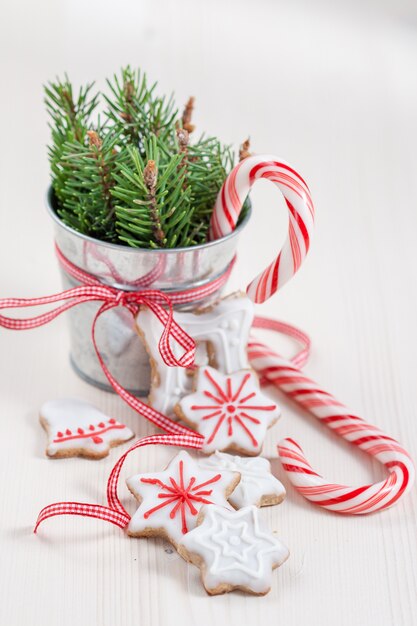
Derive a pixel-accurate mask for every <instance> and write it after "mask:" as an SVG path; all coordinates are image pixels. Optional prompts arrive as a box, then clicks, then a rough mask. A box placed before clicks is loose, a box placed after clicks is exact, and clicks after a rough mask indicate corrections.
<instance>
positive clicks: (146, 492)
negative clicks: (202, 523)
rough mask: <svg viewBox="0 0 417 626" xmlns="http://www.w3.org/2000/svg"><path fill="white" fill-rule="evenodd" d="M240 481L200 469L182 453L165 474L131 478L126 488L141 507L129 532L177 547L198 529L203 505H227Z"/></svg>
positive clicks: (232, 476)
mask: <svg viewBox="0 0 417 626" xmlns="http://www.w3.org/2000/svg"><path fill="white" fill-rule="evenodd" d="M239 480H240V475H239V474H237V473H233V472H228V471H225V472H223V471H222V472H219V471H213V470H204V469H202V468H200V467H199V466H198V465H197V463H196V462H195V461H194V459H192V458H191V456H190V455H189V454H188V453H187V452H184V451H182V452H179V454H177V455H176V456H175V457H174V458H173V459H172V460H171V462H170V463H169V465H168V467H167V468H166V469H165V470H164V471H163V472H150V473H148V474H138V475H137V476H132V477H131V478H129V479H128V480H127V481H126V482H127V486H128V488H129V490H130V491H131V492H132V494H133V495H134V496H135V498H136V499H137V500H138V501H139V502H140V506H139V508H138V510H137V511H136V513H135V514H134V515H133V517H132V518H131V520H130V522H129V525H128V528H127V532H128V534H129V535H131V536H132V537H164V538H165V539H167V540H168V541H170V542H171V543H172V544H173V545H174V546H177V545H178V543H179V541H180V540H181V539H182V537H183V535H184V534H185V533H187V532H188V531H190V530H191V529H193V528H194V527H195V525H196V521H197V514H198V512H199V510H200V509H201V507H202V506H203V504H206V505H211V504H219V505H220V506H222V507H226V508H229V509H231V508H232V507H231V505H230V504H229V503H228V502H227V498H228V496H230V494H231V493H232V491H233V489H234V488H235V487H236V485H237V484H238V482H239Z"/></svg>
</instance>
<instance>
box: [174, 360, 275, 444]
mask: <svg viewBox="0 0 417 626" xmlns="http://www.w3.org/2000/svg"><path fill="white" fill-rule="evenodd" d="M195 385H196V390H195V392H194V393H192V394H190V395H188V396H185V397H184V398H182V400H180V402H179V403H178V404H177V406H176V408H175V410H176V413H177V415H178V416H179V417H180V418H181V419H182V420H183V421H184V422H186V423H188V424H190V425H191V426H192V427H193V428H195V429H196V430H197V431H198V432H199V433H200V434H201V435H203V436H204V438H205V441H204V443H203V447H202V450H203V452H206V453H209V452H214V451H215V450H220V451H234V452H238V453H241V454H246V455H248V456H255V455H257V454H259V453H260V451H261V449H262V444H263V441H264V438H265V434H266V431H267V429H268V428H269V427H270V426H272V424H274V423H275V422H276V420H277V419H278V417H279V416H280V410H279V408H278V407H277V405H276V404H275V403H274V402H272V401H271V399H270V398H269V397H268V396H266V395H265V394H264V393H262V391H261V390H260V387H259V381H258V378H257V376H256V374H255V372H253V371H252V370H239V371H237V372H234V373H233V374H222V373H220V372H218V371H217V370H215V369H214V368H212V367H209V366H206V367H200V368H199V369H198V371H197V374H196V381H195Z"/></svg>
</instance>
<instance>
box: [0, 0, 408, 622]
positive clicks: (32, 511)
mask: <svg viewBox="0 0 417 626" xmlns="http://www.w3.org/2000/svg"><path fill="white" fill-rule="evenodd" d="M365 4H366V6H363V5H365ZM391 5H394V3H389V2H385V3H379V4H378V3H376V2H375V3H371V2H368V3H348V2H346V3H334V2H330V1H329V2H325V1H323V2H320V3H308V2H304V3H303V2H296V3H286V2H268V1H267V0H259V1H258V2H257V3H255V2H249V1H242V0H241V1H240V2H239V3H238V2H236V3H235V2H228V3H225V2H221V1H220V0H212V1H211V2H200V3H196V2H191V0H190V1H187V0H181V1H177V2H174V1H172V2H169V0H160V1H159V2H152V1H151V0H148V1H144V0H142V1H140V0H136V2H133V1H131V2H128V1H127V0H120V1H119V2H117V3H116V2H103V0H101V1H100V2H98V0H93V1H91V2H89V3H86V2H81V1H79V0H76V1H73V2H71V1H68V2H64V1H62V0H61V1H57V0H38V1H37V2H36V3H33V2H29V1H28V0H27V1H24V2H21V3H14V4H12V3H9V4H8V6H7V8H6V7H4V8H3V16H2V19H1V20H0V21H1V37H0V46H1V57H0V58H1V61H0V63H1V78H2V85H3V91H2V96H1V99H0V125H1V127H0V137H1V150H0V224H1V226H0V244H1V245H0V267H1V270H0V271H1V274H0V295H1V296H6V295H7V296H12V295H15V296H27V297H29V296H35V295H44V294H48V293H53V292H55V291H58V290H59V288H60V281H59V276H58V270H57V267H56V263H55V259H54V256H53V248H52V228H51V224H50V223H49V220H48V217H47V215H46V212H45V211H44V208H43V197H44V193H45V190H46V187H47V184H48V165H47V159H46V149H45V144H46V143H47V141H48V130H47V125H46V115H45V112H44V108H43V104H42V90H41V85H42V83H44V82H45V81H47V80H48V79H50V78H53V77H54V76H55V75H56V74H61V75H62V74H63V71H64V70H67V71H68V72H69V74H70V76H71V77H72V79H73V80H74V81H87V80H91V79H93V78H96V77H97V79H98V81H99V84H100V85H101V84H102V83H103V79H104V76H105V75H106V74H110V73H112V72H113V71H116V70H117V69H118V68H119V67H120V65H121V64H124V63H127V62H130V63H132V64H133V65H136V64H138V65H141V66H143V67H144V68H146V69H147V71H148V72H149V75H150V76H151V77H152V78H156V79H159V80H160V84H161V88H162V89H163V90H166V91H170V90H173V89H175V90H176V92H177V96H178V100H179V102H184V101H185V99H186V98H187V97H188V96H189V95H190V94H194V95H195V96H196V98H197V113H196V121H197V123H198V126H199V128H201V129H205V130H207V131H208V132H211V133H216V134H218V135H219V136H220V137H222V138H224V139H225V140H226V141H230V142H232V143H233V144H234V145H236V146H237V145H238V144H239V142H240V141H241V140H242V139H244V138H245V137H246V136H247V135H248V134H250V135H251V137H252V146H253V149H254V150H255V151H257V152H265V151H268V152H276V153H278V154H279V155H281V156H283V157H284V158H286V159H287V160H288V161H290V162H291V163H293V164H294V165H295V166H296V167H297V168H299V170H300V171H301V172H302V173H303V174H304V175H305V177H306V178H307V179H308V181H309V183H310V185H311V188H312V192H313V195H314V199H315V204H316V208H317V232H316V237H315V242H314V247H313V250H312V252H311V255H310V257H309V259H308V261H307V263H306V265H305V267H304V268H303V269H302V271H301V273H300V275H299V276H298V277H297V278H296V279H294V280H293V281H292V282H291V284H290V285H288V286H287V287H286V288H285V289H284V290H283V292H282V293H280V294H279V295H277V296H276V297H275V298H273V299H272V300H270V301H269V302H268V303H266V304H265V305H264V306H263V307H260V308H259V311H260V312H261V313H264V314H267V315H268V314H269V315H274V316H277V317H278V318H280V319H284V320H287V321H291V322H293V323H295V324H299V325H300V326H301V327H303V328H305V329H306V330H307V331H308V332H309V333H310V334H311V335H312V337H313V341H314V350H313V355H312V358H311V361H310V363H309V365H308V366H307V372H308V373H309V374H310V375H311V376H312V377H313V378H315V379H317V380H318V381H319V382H321V383H322V384H323V385H324V386H325V387H326V388H328V389H329V390H331V391H333V392H334V393H335V394H336V396H337V397H339V398H340V399H341V400H343V401H344V402H346V403H347V404H348V405H349V406H351V407H352V408H353V409H355V410H357V411H360V412H363V415H364V417H365V418H367V419H368V420H370V421H371V422H374V423H376V424H378V425H379V426H380V427H381V428H383V429H384V430H387V431H388V433H390V434H392V436H394V437H397V438H399V440H400V441H401V442H402V443H404V444H405V445H406V447H408V449H409V450H410V452H411V453H412V454H413V455H414V457H415V458H417V420H416V401H417V397H416V388H417V379H416V375H417V368H416V363H415V351H416V330H415V327H416V319H417V271H416V269H417V264H416V236H417V206H416V204H417V203H416V183H415V181H416V172H417V152H416V148H415V146H416V143H417V132H416V131H417V117H416V106H417V75H416V71H415V68H416V62H417V38H416V35H417V11H416V9H415V7H414V8H413V6H412V3H411V2H410V3H409V5H407V3H405V2H400V3H396V4H395V7H394V6H391ZM253 201H254V205H255V210H254V217H253V220H252V224H251V226H250V228H248V229H247V231H246V232H245V234H244V236H243V237H242V242H241V247H240V256H239V263H238V267H237V269H236V271H235V273H234V276H233V279H232V280H231V282H230V287H231V288H238V287H243V286H244V285H245V284H246V282H247V280H248V279H249V278H250V277H251V275H252V273H253V270H254V266H255V265H256V269H260V268H261V267H262V266H263V264H264V263H265V262H266V261H267V260H269V259H270V258H271V257H272V254H273V251H274V250H275V249H276V248H277V245H278V242H279V241H281V240H282V239H283V237H284V232H285V228H286V222H285V211H284V209H283V206H282V201H281V199H279V198H277V194H276V191H275V190H274V189H271V187H270V186H268V185H267V184H265V185H263V184H260V185H259V186H258V187H257V188H256V190H255V191H254V193H253ZM271 341H273V342H274V345H275V344H276V345H277V347H280V348H282V349H286V350H287V351H288V352H289V351H290V350H291V346H290V345H285V346H282V345H280V344H279V342H278V341H277V340H276V339H271ZM0 381H1V383H0V436H1V442H2V452H1V454H0V476H1V478H2V481H1V484H2V497H1V500H0V520H1V535H0V542H1V543H0V554H1V560H0V623H1V624H7V625H8V626H20V625H21V624H25V623H28V624H33V625H38V624H43V625H44V626H50V625H55V624H58V623H59V624H60V625H61V626H69V625H70V624H71V625H72V624H80V625H84V624H89V625H91V624H97V625H100V626H131V625H132V626H133V625H135V626H138V625H142V624H143V625H144V626H148V625H149V624H152V626H170V625H174V624H175V625H176V624H178V623H182V624H184V625H186V626H191V625H193V626H194V625H195V624H201V625H202V626H203V625H204V626H205V625H206V624H212V623H214V621H216V622H218V623H220V622H221V623H223V622H224V621H226V623H229V624H231V625H235V624H251V623H252V622H256V623H265V624H268V623H277V624H284V625H286V626H295V625H299V624H314V625H315V624H320V626H327V625H332V626H333V625H334V624H337V625H338V626H345V625H346V626H347V625H349V626H351V625H352V624H370V623H375V624H378V625H380V626H388V625H392V624H395V626H402V625H407V626H411V625H412V624H415V623H416V621H417V587H416V579H417V567H416V560H417V559H416V557H417V550H416V547H417V533H416V530H417V528H416V518H417V497H416V493H415V490H413V492H412V494H411V495H409V496H408V497H407V498H406V499H404V501H401V502H400V504H399V505H398V506H396V507H394V508H393V509H392V510H389V511H387V512H384V513H380V514H377V515H374V516H370V517H363V518H348V517H338V516H336V515H334V514H330V513H326V512H324V511H322V510H319V509H317V508H314V507H313V506H311V505H309V504H308V503H306V502H305V501H304V500H303V499H302V498H301V497H300V496H298V495H297V494H295V493H294V491H293V490H292V489H291V487H290V485H288V483H286V485H287V487H288V497H287V500H286V501H285V503H284V504H282V505H281V506H279V507H273V508H271V509H267V510H265V509H264V510H263V511H262V515H263V516H264V518H265V519H266V520H267V522H268V523H269V524H270V525H271V527H272V528H273V529H275V530H277V531H278V532H279V536H280V537H281V538H282V540H283V541H285V542H286V543H287V545H288V546H289V547H290V550H291V557H290V559H289V561H288V562H287V563H286V564H285V565H284V566H283V567H282V568H281V569H280V570H278V572H277V573H276V574H275V576H274V583H273V588H272V591H271V592H270V594H269V595H268V596H266V597H264V598H254V597H247V596H244V595H243V594H239V593H237V594H236V593H235V594H229V595H227V596H222V597H215V598H209V597H207V596H206V594H205V593H204V591H203V590H202V587H201V585H200V584H199V580H198V574H197V570H195V568H193V567H192V566H187V565H186V564H185V563H184V562H183V561H182V559H181V558H180V557H179V556H177V554H176V553H174V552H172V550H171V549H169V547H168V546H167V545H166V544H163V543H162V542H159V541H152V540H148V541H146V540H134V539H128V538H127V537H126V536H124V534H123V533H122V532H120V531H119V530H118V529H117V528H115V527H112V526H110V525H108V524H105V523H103V522H100V521H96V520H86V519H81V518H68V517H67V518H55V519H54V520H50V521H48V522H47V523H46V524H45V525H44V527H42V528H41V530H40V532H39V535H38V536H34V535H33V534H32V528H33V523H34V521H35V519H36V516H37V513H38V511H39V510H40V508H41V507H42V506H44V505H45V504H48V503H50V502H55V501H58V500H80V501H87V502H101V503H104V502H105V481H106V478H107V475H108V473H109V471H110V468H111V467H112V465H113V464H114V462H115V460H116V459H117V457H118V454H119V453H120V449H115V450H113V451H112V453H111V455H110V457H109V458H108V459H106V460H103V461H99V462H89V461H87V460H81V459H72V460H68V461H56V462H52V461H48V460H47V459H46V458H45V456H44V446H45V436H44V432H43V430H42V429H41V427H40V425H39V423H38V416H37V413H38V409H39V406H40V405H41V403H42V402H43V401H44V400H46V399H50V398H52V397H59V396H66V395H75V396H78V397H82V398H86V399H88V400H90V401H92V402H93V403H95V404H96V405H97V406H99V407H100V408H102V409H103V410H104V411H106V412H107V413H110V414H112V415H115V416H116V417H118V418H123V419H124V420H125V421H126V422H127V423H128V424H129V425H130V426H131V427H132V428H133V429H134V430H135V432H136V433H137V434H138V435H143V434H145V433H148V432H151V429H150V428H149V427H148V426H147V425H145V424H144V423H143V422H142V421H140V419H139V418H138V417H137V416H136V415H135V414H133V412H132V411H130V410H128V409H127V408H126V407H125V406H124V405H123V403H122V402H121V400H120V399H119V398H117V397H116V396H114V395H111V394H106V393H103V392H100V391H97V390H96V389H93V388H91V387H89V386H87V385H86V384H85V383H83V382H81V381H80V380H79V379H78V378H77V377H76V376H75V374H74V373H73V372H72V370H71V368H70V365H69V362H68V337H67V333H66V322H65V319H58V320H56V321H55V322H54V323H52V324H50V325H49V326H47V327H44V328H42V329H39V330H36V331H30V332H25V333H13V332H8V331H1V332H0ZM280 401H282V404H283V418H282V419H281V421H280V422H279V424H278V425H277V426H275V427H274V428H273V429H272V430H271V431H270V433H269V437H268V442H267V446H266V453H267V455H268V456H270V457H271V458H273V459H276V442H277V441H278V440H279V439H280V438H281V437H283V436H286V435H290V436H293V437H295V438H296V439H297V440H298V441H299V442H300V443H301V444H302V445H303V447H304V449H305V450H306V453H307V455H308V456H309V458H310V459H311V461H312V462H313V464H314V466H315V467H317V468H318V469H319V470H320V471H322V472H323V474H324V475H325V476H326V477H329V478H331V479H333V480H335V481H342V482H343V481H346V482H347V483H348V484H349V483H351V484H358V485H359V484H364V483H366V482H367V481H373V480H376V479H377V478H380V477H381V475H382V474H381V473H380V468H379V467H377V466H376V465H375V464H373V463H372V462H371V461H370V460H369V459H367V458H366V457H364V455H363V454H362V453H360V452H357V451H355V450H351V449H350V448H349V446H348V445H345V444H343V443H340V442H339V440H338V439H336V438H335V436H333V435H331V434H329V433H328V432H327V431H326V429H325V427H324V426H320V425H318V424H317V423H316V422H315V421H314V419H313V418H310V417H307V416H305V415H303V414H301V413H300V412H299V411H298V410H297V409H296V407H295V406H291V405H289V404H288V403H287V402H286V401H285V400H283V399H281V398H280ZM171 454H172V451H169V450H164V449H159V448H153V449H147V450H145V451H143V452H142V453H140V454H137V455H136V456H135V455H132V458H130V459H129V461H128V463H127V464H126V465H127V467H126V470H125V471H124V476H127V475H129V473H133V472H137V471H140V470H143V471H146V470H148V469H151V468H152V469H156V468H158V467H160V466H162V465H163V464H164V463H165V461H166V460H167V459H168V458H169V456H170V455H171ZM273 467H274V471H275V472H276V474H277V476H278V477H280V478H281V479H283V480H284V482H286V481H285V478H283V472H282V469H281V468H280V466H279V463H278V461H276V460H275V461H274V463H273ZM122 493H123V498H124V502H125V503H126V506H127V507H128V508H129V510H130V511H133V510H134V502H133V499H132V498H131V497H130V496H129V495H128V493H127V490H126V489H125V487H124V486H123V485H122Z"/></svg>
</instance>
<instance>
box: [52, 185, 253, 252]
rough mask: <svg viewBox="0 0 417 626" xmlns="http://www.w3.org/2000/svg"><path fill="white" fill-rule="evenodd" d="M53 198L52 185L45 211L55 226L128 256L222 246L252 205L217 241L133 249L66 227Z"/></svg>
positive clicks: (250, 209)
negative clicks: (231, 229)
mask: <svg viewBox="0 0 417 626" xmlns="http://www.w3.org/2000/svg"><path fill="white" fill-rule="evenodd" d="M53 198H54V189H53V187H52V185H50V186H49V187H48V190H47V192H46V209H47V211H48V213H49V215H50V217H51V218H52V219H53V221H54V222H55V223H56V224H58V226H59V227H60V228H63V229H64V230H66V231H67V232H69V233H71V234H72V235H75V236H76V237H79V238H80V239H83V240H84V241H89V242H92V243H94V244H99V245H100V246H103V247H104V248H110V249H111V250H118V251H119V252H121V251H123V252H127V253H129V254H130V253H132V254H135V253H136V254H137V253H138V252H142V253H143V252H146V253H158V254H169V253H172V252H178V251H181V252H191V251H193V250H199V249H200V250H201V249H203V248H209V247H214V246H218V245H220V244H222V243H223V242H225V241H227V240H228V239H232V238H233V237H236V236H237V235H238V234H239V233H240V232H241V230H243V228H245V226H246V225H247V223H248V221H249V220H250V217H251V215H252V205H251V204H250V203H249V209H248V212H247V214H246V215H245V217H244V219H243V220H242V221H241V223H240V224H238V225H237V226H236V228H235V229H234V230H233V231H232V232H231V233H229V234H228V235H224V237H220V238H219V239H215V240H214V241H207V242H206V243H200V244H197V245H195V246H186V247H183V248H134V247H132V246H122V245H119V244H117V243H110V242H108V241H102V240H101V239H96V238H95V237H90V236H89V235H84V234H83V233H80V232H78V230H75V229H74V228H71V226H67V224H64V222H63V221H62V220H61V219H60V217H59V216H58V215H57V213H56V211H55V209H54V206H53Z"/></svg>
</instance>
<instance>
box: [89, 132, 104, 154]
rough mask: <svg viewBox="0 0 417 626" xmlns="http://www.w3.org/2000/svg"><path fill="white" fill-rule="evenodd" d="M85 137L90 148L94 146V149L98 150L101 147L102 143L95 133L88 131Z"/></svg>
mask: <svg viewBox="0 0 417 626" xmlns="http://www.w3.org/2000/svg"><path fill="white" fill-rule="evenodd" d="M87 135H88V141H89V143H90V146H91V147H92V146H94V147H95V148H97V150H100V148H101V146H102V145H103V142H102V141H101V139H100V137H99V136H98V134H97V133H96V131H95V130H88V131H87Z"/></svg>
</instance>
